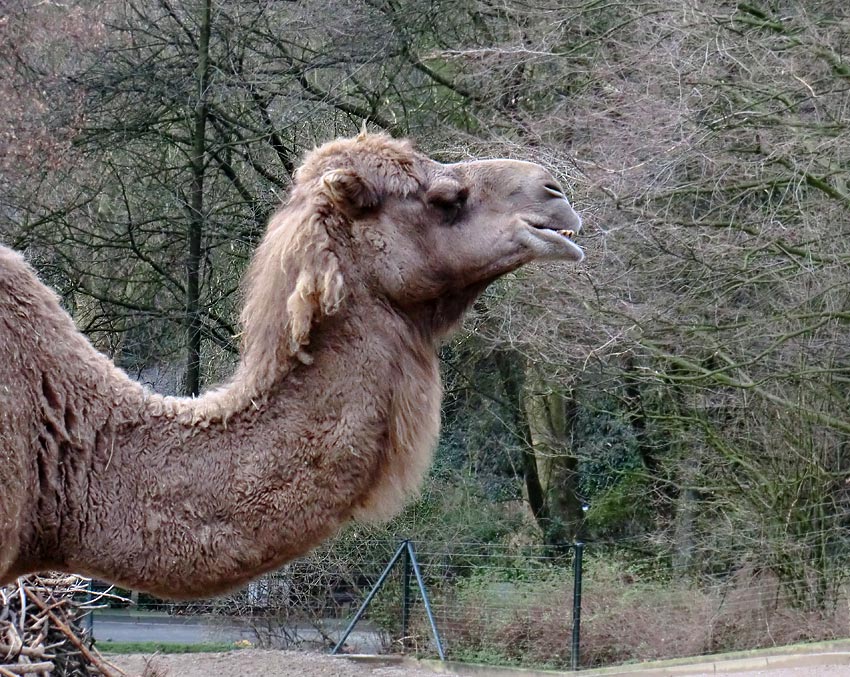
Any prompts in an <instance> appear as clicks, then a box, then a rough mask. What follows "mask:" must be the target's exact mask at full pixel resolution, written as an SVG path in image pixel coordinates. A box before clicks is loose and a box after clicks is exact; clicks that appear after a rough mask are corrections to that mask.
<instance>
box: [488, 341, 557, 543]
mask: <svg viewBox="0 0 850 677" xmlns="http://www.w3.org/2000/svg"><path fill="white" fill-rule="evenodd" d="M493 357H494V358H495V360H496V367H497V368H498V369H499V374H500V375H501V377H502V387H503V388H504V389H505V396H506V397H507V400H508V406H509V408H510V415H511V419H512V420H511V423H512V424H513V432H514V435H515V437H516V440H517V443H518V444H519V447H520V456H521V458H522V474H523V480H524V481H525V492H526V496H527V498H528V505H529V507H530V508H531V514H532V515H534V519H535V520H536V521H537V525H538V526H539V527H540V530H541V531H542V532H543V535H544V539H545V536H546V533H547V532H548V528H549V511H548V508H547V506H546V497H545V495H544V493H543V486H542V485H541V483H540V475H539V473H538V472H537V459H536V458H535V456H534V447H533V446H532V444H531V430H530V428H529V425H528V417H527V416H526V413H525V408H524V407H523V403H522V399H523V398H522V393H523V388H524V379H525V364H524V363H525V361H524V359H523V358H522V356H520V355H519V354H517V353H516V352H515V351H513V350H497V351H495V353H494V355H493Z"/></svg>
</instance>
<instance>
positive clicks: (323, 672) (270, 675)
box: [109, 649, 850, 677]
mask: <svg viewBox="0 0 850 677" xmlns="http://www.w3.org/2000/svg"><path fill="white" fill-rule="evenodd" d="M109 660H110V662H112V663H114V664H115V665H117V666H118V667H120V668H121V669H123V670H125V671H127V672H128V673H129V674H130V675H132V676H133V677H138V676H139V675H141V674H142V673H143V671H144V669H145V667H146V666H147V665H148V664H150V665H151V666H152V667H153V668H155V669H156V670H155V671H154V672H150V673H149V677H289V676H292V677H435V673H434V672H431V671H430V670H423V669H415V668H411V667H407V666H381V665H374V664H371V663H358V662H355V661H351V660H346V659H345V658H342V657H339V658H336V657H333V656H327V655H322V654H315V653H306V652H296V651H262V650H259V649H244V650H242V651H229V652H227V653H198V654H169V655H160V656H142V655H129V656H110V657H109ZM494 672H495V671H494ZM440 674H442V675H449V677H451V675H453V674H454V673H450V672H442V673H440ZM721 675H728V676H729V677H815V676H816V677H850V666H848V665H819V666H812V667H798V668H775V669H764V670H752V671H746V672H723V671H722V669H720V668H718V671H717V672H706V673H704V674H692V675H691V677H720V676H721Z"/></svg>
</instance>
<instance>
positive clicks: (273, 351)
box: [242, 134, 421, 386]
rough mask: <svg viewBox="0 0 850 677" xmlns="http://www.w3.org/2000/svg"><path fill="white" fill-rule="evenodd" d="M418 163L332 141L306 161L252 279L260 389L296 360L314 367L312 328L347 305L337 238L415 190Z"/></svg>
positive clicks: (252, 343)
mask: <svg viewBox="0 0 850 677" xmlns="http://www.w3.org/2000/svg"><path fill="white" fill-rule="evenodd" d="M416 157H417V156H416V153H415V151H414V150H413V147H412V146H411V145H410V143H409V142H408V141H399V140H396V139H392V138H390V137H388V136H385V135H381V134H365V135H364V134H361V135H359V136H357V137H356V138H355V139H340V140H337V141H331V142H330V143H327V144H325V145H323V146H321V147H320V148H317V149H315V150H313V151H312V152H311V153H309V154H308V155H307V157H306V158H305V160H304V163H303V165H302V166H301V168H300V169H299V170H298V172H297V173H296V176H295V186H294V188H293V191H292V196H291V198H290V200H289V202H288V204H286V205H285V206H284V207H283V208H282V209H281V210H280V211H278V212H277V213H276V214H275V215H274V216H273V217H272V219H271V221H270V223H269V227H268V230H267V232H266V235H265V237H264V238H263V241H262V242H261V244H260V246H259V247H258V249H257V251H256V253H255V254H254V259H253V262H252V264H251V266H250V269H249V272H248V276H247V291H246V300H245V307H244V309H243V312H242V326H243V327H244V328H245V331H244V333H243V336H242V350H243V359H242V362H243V367H244V368H245V369H248V370H249V371H250V376H251V377H252V380H254V382H255V383H257V384H263V385H264V386H268V385H270V384H271V383H272V382H273V381H274V380H275V379H276V378H279V377H280V375H281V372H285V371H286V370H287V369H288V365H289V364H290V363H291V362H292V360H293V359H298V360H300V361H302V362H307V363H309V361H310V357H309V354H308V350H307V348H308V344H309V342H310V333H311V330H312V328H313V326H314V325H315V324H316V323H317V322H318V321H319V320H320V319H321V318H322V317H325V316H329V315H333V314H334V313H336V312H337V311H338V310H339V308H340V306H341V305H342V304H343V302H344V300H345V297H346V283H345V279H344V276H343V272H342V268H343V267H342V265H341V264H340V259H339V257H338V255H337V253H336V252H335V251H334V248H335V247H336V246H339V243H338V242H336V243H335V242H334V238H333V237H332V236H331V233H334V234H336V235H337V237H340V236H342V234H344V233H346V232H348V231H349V230H350V218H351V213H353V212H357V211H358V210H362V209H365V208H371V207H374V206H376V205H378V204H379V203H380V201H381V199H382V196H384V195H387V194H391V193H396V194H407V193H409V192H411V191H413V190H415V189H416V188H417V187H418V186H419V185H420V183H421V179H420V177H419V176H418V173H417V171H418V165H417V162H416ZM244 375H245V374H243V376H244Z"/></svg>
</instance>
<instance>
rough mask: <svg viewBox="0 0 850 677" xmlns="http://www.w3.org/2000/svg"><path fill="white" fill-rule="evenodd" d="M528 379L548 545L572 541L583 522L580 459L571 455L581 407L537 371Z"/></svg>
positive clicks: (528, 410) (528, 408)
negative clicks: (545, 507)
mask: <svg viewBox="0 0 850 677" xmlns="http://www.w3.org/2000/svg"><path fill="white" fill-rule="evenodd" d="M528 378H529V379H533V383H534V384H535V387H534V388H533V389H528V390H527V392H526V396H525V402H524V404H525V410H526V413H527V416H528V421H529V426H530V431H531V443H532V446H533V448H534V456H535V459H536V461H537V468H538V474H539V476H540V481H541V485H542V488H543V492H544V495H545V496H546V505H547V507H548V513H549V514H548V517H549V524H548V533H547V542H549V543H550V544H556V543H566V542H572V541H574V540H575V539H577V538H578V537H579V536H580V533H581V527H582V523H583V521H584V511H583V510H582V501H581V499H580V497H579V472H578V459H577V458H576V457H575V456H574V455H573V454H572V453H571V446H572V439H571V437H572V429H573V423H574V422H575V417H576V413H577V409H578V406H577V403H576V401H575V399H574V398H573V397H571V396H570V395H569V394H566V393H564V392H562V391H559V390H552V389H550V388H549V387H548V385H547V383H546V381H545V379H544V378H543V377H542V376H541V375H540V374H539V373H537V372H536V371H535V370H534V369H531V370H529V373H528Z"/></svg>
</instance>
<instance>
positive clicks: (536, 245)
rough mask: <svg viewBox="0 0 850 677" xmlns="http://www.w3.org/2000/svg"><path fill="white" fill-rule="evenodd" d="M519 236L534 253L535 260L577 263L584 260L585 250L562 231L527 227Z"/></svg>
mask: <svg viewBox="0 0 850 677" xmlns="http://www.w3.org/2000/svg"><path fill="white" fill-rule="evenodd" d="M519 235H520V240H521V241H522V243H523V244H524V245H525V246H527V247H528V248H529V249H530V250H531V251H532V252H533V253H534V258H535V259H538V260H542V261H573V262H575V263H581V262H582V261H583V260H584V250H583V249H582V248H581V247H579V246H578V245H577V244H576V243H575V242H573V241H572V240H571V239H570V238H569V237H568V236H566V235H564V234H562V232H560V231H557V230H551V229H548V228H536V227H534V226H526V227H525V228H524V229H523V230H522V231H520V234H519Z"/></svg>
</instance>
